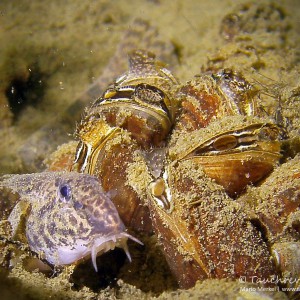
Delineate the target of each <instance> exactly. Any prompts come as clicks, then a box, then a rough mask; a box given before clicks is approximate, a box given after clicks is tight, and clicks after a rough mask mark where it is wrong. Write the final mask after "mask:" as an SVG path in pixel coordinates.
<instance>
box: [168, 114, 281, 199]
mask: <svg viewBox="0 0 300 300" xmlns="http://www.w3.org/2000/svg"><path fill="white" fill-rule="evenodd" d="M174 134H175V135H176V139H175V140H173V139H172V140H171V143H170V148H169V153H168V154H169V155H168V157H169V159H170V160H172V161H174V160H190V161H193V163H195V164H198V165H199V166H201V167H202V168H203V171H204V172H205V173H206V174H207V175H208V176H209V177H210V178H212V179H214V180H216V182H217V183H218V184H220V185H222V186H223V187H224V188H225V190H226V192H227V193H228V194H229V195H230V196H231V197H236V196H237V195H239V194H240V193H241V192H243V191H244V190H245V188H246V186H247V185H249V184H253V183H256V182H257V181H259V180H261V179H263V178H264V177H266V176H267V175H268V174H269V173H270V172H271V171H272V170H273V168H274V166H275V165H276V164H278V162H279V159H280V158H281V154H280V150H281V148H280V146H281V144H280V142H279V139H280V130H279V128H278V127H277V126H276V125H274V124H271V123H267V121H266V122H265V123H263V122H262V120H261V119H257V118H254V117H242V116H231V117H224V118H223V119H221V120H219V121H217V122H212V123H211V124H210V125H208V126H207V127H206V128H205V129H199V130H196V131H193V132H191V133H189V134H188V135H187V134H183V133H181V132H179V133H174ZM173 141H174V144H173ZM182 145H183V146H182Z"/></svg>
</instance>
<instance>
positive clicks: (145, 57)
mask: <svg viewBox="0 0 300 300" xmlns="http://www.w3.org/2000/svg"><path fill="white" fill-rule="evenodd" d="M177 84H178V82H177V80H176V79H175V78H174V77H173V76H172V74H171V73H170V71H168V70H167V69H165V68H163V67H161V66H160V65H159V63H158V62H157V61H156V60H155V55H154V54H152V53H151V52H147V51H143V50H137V51H134V52H132V53H131V54H130V55H129V71H128V72H127V73H125V74H123V75H121V76H120V77H119V78H118V79H116V81H115V82H114V84H113V85H111V86H110V87H109V88H108V89H107V90H106V91H105V92H104V94H103V95H102V97H100V98H99V99H97V100H96V101H95V102H94V103H93V105H92V106H91V107H90V108H88V109H87V110H86V116H87V117H86V118H85V119H83V120H82V122H81V123H82V124H81V128H82V127H85V126H86V122H90V121H89V120H90V118H95V119H97V118H99V117H101V118H103V119H104V120H105V121H106V122H107V124H108V125H110V126H112V127H119V128H123V129H126V130H127V131H129V132H130V133H131V134H132V136H133V138H134V139H135V140H136V141H137V142H138V144H139V146H141V147H142V148H145V149H147V148H149V147H150V146H158V145H160V143H161V142H163V141H164V139H165V138H166V136H167V135H168V134H169V132H170V130H171V127H172V125H173V122H174V120H175V115H176V113H177V110H178V104H179V103H178V100H177V99H176V98H175V94H174V93H175V90H174V87H175V86H177ZM78 134H79V136H81V133H80V131H79V133H78Z"/></svg>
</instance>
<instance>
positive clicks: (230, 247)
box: [148, 160, 274, 288]
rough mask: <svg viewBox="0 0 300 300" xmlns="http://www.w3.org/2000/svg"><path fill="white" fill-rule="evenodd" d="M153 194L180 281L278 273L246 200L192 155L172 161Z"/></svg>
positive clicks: (154, 213) (157, 223)
mask: <svg viewBox="0 0 300 300" xmlns="http://www.w3.org/2000/svg"><path fill="white" fill-rule="evenodd" d="M162 180H163V181H164V183H165V189H164V188H163V187H162V186H161V185H162V182H161V181H162ZM156 184H158V185H159V186H158V187H157V188H156V187H155V185H156ZM160 193H161V195H159V194H160ZM148 194H149V207H150V212H151V217H152V222H153V225H154V229H155V231H156V233H157V235H158V237H159V239H160V241H161V243H162V245H163V249H164V253H165V256H166V258H167V261H168V263H169V265H170V267H171V269H172V271H173V273H174V274H175V276H176V277H177V280H178V282H179V285H180V287H182V288H189V287H191V286H194V284H195V283H196V281H197V280H204V279H206V278H233V279H234V278H239V277H240V276H245V278H247V280H251V279H250V278H251V276H265V277H268V276H271V275H272V274H274V264H273V262H272V260H271V258H270V254H269V251H268V248H267V245H266V244H265V243H264V241H263V240H262V237H261V235H260V232H259V231H257V229H256V228H255V227H254V226H253V225H252V224H251V222H249V221H247V216H246V214H245V212H244V211H243V209H242V206H240V205H239V204H238V203H236V202H234V201H232V200H231V199H230V198H229V197H228V196H227V194H226V193H225V191H224V189H223V188H222V187H221V186H220V185H218V184H216V183H215V182H213V181H212V180H211V179H210V178H208V177H207V176H206V175H205V173H204V172H202V171H201V168H200V167H198V166H197V165H195V164H194V163H193V162H192V161H189V160H183V161H177V162H174V163H171V164H170V165H169V166H168V167H167V169H166V171H165V174H164V177H163V179H158V180H157V181H156V182H154V183H152V184H150V186H149V191H148ZM165 203H168V204H169V205H165Z"/></svg>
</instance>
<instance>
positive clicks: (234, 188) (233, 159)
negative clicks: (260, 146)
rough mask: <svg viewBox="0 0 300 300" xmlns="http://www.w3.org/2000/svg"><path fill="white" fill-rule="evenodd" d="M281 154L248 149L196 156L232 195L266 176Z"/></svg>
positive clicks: (212, 176) (206, 169)
mask: <svg viewBox="0 0 300 300" xmlns="http://www.w3.org/2000/svg"><path fill="white" fill-rule="evenodd" d="M279 158H280V155H278V154H273V153H270V152H263V151H247V152H240V153H234V154H223V155H222V154H221V155H216V156H195V157H193V158H191V160H192V161H193V162H194V163H196V164H199V165H200V166H201V167H202V168H203V171H204V172H205V173H206V175H207V176H208V177H210V178H212V179H214V180H215V181H216V183H218V184H220V185H222V186H223V187H224V189H225V191H226V192H227V194H228V195H229V196H231V197H236V196H237V195H239V194H241V192H243V191H244V190H245V188H246V186H247V185H249V184H254V183H256V182H258V181H259V180H261V179H263V178H265V177H266V176H267V175H268V174H269V173H270V172H271V171H272V170H273V168H274V166H275V165H276V164H277V163H278V160H279Z"/></svg>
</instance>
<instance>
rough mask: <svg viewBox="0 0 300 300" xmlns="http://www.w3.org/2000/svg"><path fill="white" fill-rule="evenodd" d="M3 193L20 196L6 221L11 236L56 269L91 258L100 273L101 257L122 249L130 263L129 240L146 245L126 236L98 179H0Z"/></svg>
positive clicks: (66, 175)
mask: <svg viewBox="0 0 300 300" xmlns="http://www.w3.org/2000/svg"><path fill="white" fill-rule="evenodd" d="M1 189H9V191H10V192H12V193H17V194H18V196H19V201H18V202H17V204H16V205H15V206H14V208H13V209H12V211H11V213H10V215H9V217H8V221H9V222H10V224H11V227H12V232H13V234H16V233H17V232H20V230H21V231H22V232H23V233H25V236H26V240H27V243H28V246H29V247H30V249H31V250H32V251H33V252H35V253H37V254H38V255H39V256H40V257H41V258H43V259H45V260H46V261H47V262H49V263H50V264H52V265H54V266H61V265H69V264H73V263H75V262H77V261H80V260H81V259H86V258H88V257H91V259H92V264H93V266H94V269H95V271H96V272H97V271H98V268H97V263H96V258H97V256H98V255H100V254H102V253H104V252H107V251H109V250H111V249H114V248H115V247H119V248H123V249H124V251H125V253H126V255H127V257H128V259H129V261H131V257H130V253H129V250H128V246H127V240H128V239H131V240H133V241H135V242H137V243H139V244H142V243H141V242H140V241H139V240H138V239H137V238H135V237H133V236H131V235H130V234H129V233H127V232H126V228H125V225H124V224H123V222H122V220H121V219H120V216H119V214H118V211H117V209H116V207H115V205H114V204H113V202H112V201H111V199H110V194H109V193H106V192H104V190H103V189H102V187H101V185H100V183H99V181H98V179H97V178H96V177H94V176H91V175H88V174H81V173H77V172H47V171H46V172H41V173H33V174H9V175H3V176H1V177H0V192H1ZM22 214H25V220H26V221H25V226H24V224H23V223H24V222H21V221H20V220H21V217H20V216H21V215H22ZM20 226H21V228H20Z"/></svg>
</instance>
